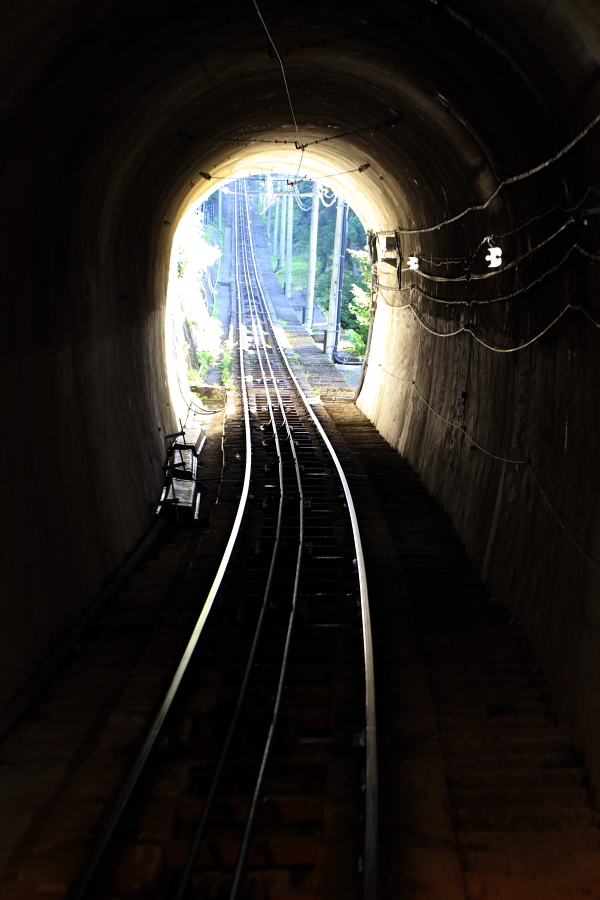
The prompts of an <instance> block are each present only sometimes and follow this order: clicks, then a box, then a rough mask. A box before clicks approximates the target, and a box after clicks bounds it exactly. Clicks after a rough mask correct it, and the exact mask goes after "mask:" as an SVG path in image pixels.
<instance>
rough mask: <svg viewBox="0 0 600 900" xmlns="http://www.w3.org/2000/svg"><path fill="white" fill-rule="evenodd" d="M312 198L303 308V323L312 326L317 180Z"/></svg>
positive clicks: (316, 226)
mask: <svg viewBox="0 0 600 900" xmlns="http://www.w3.org/2000/svg"><path fill="white" fill-rule="evenodd" d="M313 191H314V193H313V198H312V207H311V211H310V239H309V243H308V275H307V277H306V300H305V308H304V313H305V315H304V324H305V325H306V327H307V328H308V329H309V331H310V329H311V328H312V323H313V315H314V309H315V275H316V272H317V235H318V231H319V205H320V203H321V200H320V198H319V193H320V192H319V185H318V182H316V181H314V182H313Z"/></svg>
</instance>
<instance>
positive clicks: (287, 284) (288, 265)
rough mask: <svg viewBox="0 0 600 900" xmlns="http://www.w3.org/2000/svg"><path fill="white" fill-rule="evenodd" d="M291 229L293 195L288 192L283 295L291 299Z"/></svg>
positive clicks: (292, 226) (292, 227)
mask: <svg viewBox="0 0 600 900" xmlns="http://www.w3.org/2000/svg"><path fill="white" fill-rule="evenodd" d="M293 230H294V195H293V193H291V192H290V193H289V194H288V221H287V253H286V260H285V296H286V297H287V298H288V300H291V299H292V256H293V243H292V239H293Z"/></svg>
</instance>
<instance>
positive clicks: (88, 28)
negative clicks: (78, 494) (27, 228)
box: [4, 0, 596, 245]
mask: <svg viewBox="0 0 600 900" xmlns="http://www.w3.org/2000/svg"><path fill="white" fill-rule="evenodd" d="M573 9H574V7H573V5H572V4H571V5H569V9H568V10H567V9H566V8H565V7H564V5H563V4H561V3H558V2H555V3H551V4H542V3H528V4H519V3H516V2H515V3H503V4H494V5H482V4H475V3H465V2H463V3H461V4H459V5H457V6H456V7H454V6H453V7H450V6H446V5H445V4H443V3H435V2H429V0H411V2H403V3H395V4H391V3H389V4H386V3H384V4H379V5H378V6H377V8H376V9H374V10H372V11H371V10H366V9H365V7H364V5H363V4H358V3H352V4H344V6H343V7H342V6H341V5H338V4H335V3H329V4H304V5H303V6H302V8H301V9H285V8H284V9H282V8H281V6H280V5H277V4H273V3H264V4H263V10H262V11H263V13H264V16H265V20H266V22H267V23H268V26H269V28H270V29H271V33H272V36H273V38H274V41H275V43H276V45H277V46H278V47H279V48H280V50H281V55H282V58H283V60H284V63H285V69H286V74H287V78H288V82H289V87H290V92H291V97H292V102H293V105H294V111H295V113H296V117H297V121H298V125H299V128H300V134H301V139H302V141H304V142H307V143H309V145H310V146H308V147H307V149H306V151H305V154H304V157H303V160H302V165H301V169H302V171H303V172H304V171H306V173H307V174H313V173H314V174H316V175H319V176H320V177H325V176H326V175H327V174H330V173H335V172H340V171H347V170H349V169H353V168H354V169H356V168H358V166H360V165H362V164H363V163H365V162H369V164H370V168H369V170H368V171H366V172H364V173H363V174H362V175H360V176H359V175H354V176H347V177H342V178H339V179H338V181H337V184H338V189H339V190H340V191H341V192H342V193H346V194H347V195H348V197H349V199H351V201H352V204H353V206H354V207H355V208H356V209H357V211H359V213H360V215H361V217H362V218H363V220H364V221H365V222H366V224H367V225H368V226H369V227H378V228H393V227H395V226H397V225H400V226H404V227H407V226H408V227H410V226H415V225H424V224H433V223H435V222H436V221H439V220H440V219H443V218H445V217H447V216H448V215H452V214H453V213H455V212H456V211H458V210H459V209H461V208H462V207H464V206H468V205H470V204H473V203H480V202H482V200H484V199H485V198H486V197H487V196H488V195H489V193H490V192H491V190H493V188H494V187H495V185H496V184H497V183H498V181H499V180H501V179H502V178H503V177H506V176H507V175H512V174H515V173H516V172H518V171H521V170H523V169H526V168H528V167H529V166H530V165H531V164H532V162H537V161H541V160H543V159H545V158H547V157H549V156H551V155H552V154H553V153H554V152H556V150H558V149H559V147H560V146H561V144H562V143H565V142H566V141H567V140H568V138H569V137H570V136H571V135H572V133H574V132H575V131H577V129H578V128H580V127H582V126H583V125H584V124H586V122H587V120H588V119H589V118H591V115H592V111H593V110H594V108H595V107H594V100H595V96H594V94H595V91H594V90H592V91H590V90H588V91H587V92H586V94H585V98H584V102H582V103H581V104H580V105H578V106H577V108H573V106H572V105H571V104H569V102H568V98H567V94H566V92H565V91H564V85H563V89H562V90H558V89H557V86H558V85H559V83H560V82H559V79H560V76H561V75H562V74H564V73H565V72H566V73H568V80H569V82H570V83H571V84H573V85H581V86H583V85H586V81H588V82H589V79H590V78H593V75H594V73H595V71H596V63H595V59H594V58H593V55H592V49H591V45H590V46H588V45H586V43H585V42H584V41H585V32H584V33H583V34H582V31H581V28H579V30H578V24H579V23H578V22H577V20H576V18H575V16H574V15H573ZM580 9H581V22H583V24H584V25H587V26H588V30H589V28H590V26H589V22H588V21H587V20H586V19H585V15H584V14H585V12H586V7H585V4H583V3H581V6H580ZM6 18H7V19H8V20H9V21H7V22H6V28H5V39H4V59H5V67H4V71H5V72H6V73H7V82H8V84H7V88H8V89H7V91H6V93H5V104H6V105H5V116H6V118H5V122H6V125H7V127H8V128H7V133H8V134H9V135H10V139H9V141H8V142H7V146H6V148H5V153H6V160H7V163H8V164H9V165H10V166H11V167H13V169H14V171H15V174H16V173H17V172H20V173H21V174H20V175H19V177H16V178H15V179H14V188H15V192H16V193H15V196H14V202H17V199H16V197H17V196H19V197H21V198H23V195H24V194H26V195H27V193H28V187H29V195H30V197H31V201H32V202H35V199H34V198H35V195H36V191H37V183H36V182H37V179H36V178H35V177H33V178H32V177H31V173H32V172H36V173H39V176H40V177H42V178H43V179H44V181H45V186H44V192H45V193H46V195H47V193H48V190H51V189H52V188H53V215H57V214H58V215H59V216H60V214H61V209H65V207H66V204H65V196H66V195H69V194H75V195H76V196H77V198H78V199H79V203H78V207H79V210H78V214H79V217H80V219H81V220H83V219H85V220H86V221H88V222H89V221H90V220H91V219H92V218H93V216H94V213H96V215H97V216H98V220H97V221H98V232H99V240H100V242H101V243H102V242H103V240H106V239H107V235H108V232H109V231H112V232H113V235H114V229H115V224H116V223H115V221H114V219H115V216H114V206H113V204H114V202H115V198H116V197H117V196H118V198H119V203H123V202H124V201H125V202H128V199H127V192H128V191H129V192H131V198H132V199H131V204H130V208H131V210H132V213H133V214H134V215H135V214H137V213H140V214H141V215H143V216H144V217H145V218H146V220H147V222H148V227H154V229H155V232H160V226H161V223H162V222H163V220H165V219H166V220H167V221H171V220H176V219H177V216H178V214H179V213H180V210H181V208H183V207H184V206H186V205H188V204H189V202H190V200H191V199H193V198H194V197H195V196H199V195H200V194H201V188H199V186H198V182H199V180H200V182H202V179H201V176H199V172H200V171H204V172H207V173H209V174H211V175H213V176H214V177H215V178H216V177H223V176H225V175H229V174H231V173H233V172H239V171H241V170H244V169H245V170H246V171H249V170H251V169H252V168H253V167H255V168H263V167H264V166H269V165H271V166H272V170H277V169H279V170H281V168H282V163H283V161H285V160H289V162H290V164H292V165H293V166H294V168H295V167H296V164H297V161H298V158H299V155H300V154H299V152H298V151H295V152H294V153H290V154H287V153H283V154H281V153H280V152H278V148H277V147H276V145H274V144H266V143H260V144H259V143H249V141H275V140H278V141H281V140H286V139H287V140H291V141H293V140H295V139H296V135H295V133H294V129H293V125H292V122H291V115H290V109H289V105H288V101H287V98H286V94H285V90H284V85H283V81H282V76H281V71H280V67H279V63H278V61H277V59H276V58H275V55H274V53H273V51H272V49H271V48H270V45H269V41H268V38H267V36H266V34H265V32H264V29H263V27H262V25H261V22H260V20H259V18H258V16H257V13H256V10H255V9H254V6H253V5H252V3H251V2H244V3H239V2H238V3H232V4H229V5H228V6H227V9H226V10H224V11H223V12H222V13H221V12H219V11H216V10H215V9H214V8H210V9H207V8H204V7H203V6H202V5H199V4H191V3H172V4H169V5H163V4H158V3H154V4H153V3H148V4H143V5H142V4H138V3H120V4H95V3H91V4H82V3H70V4H54V3H38V4H35V5H34V6H33V7H32V9H31V11H30V12H29V15H28V14H27V13H25V14H23V13H22V12H21V8H20V7H16V6H15V7H14V8H13V11H12V16H11V14H10V13H9V15H8V16H7V17H6ZM10 19H12V21H10ZM591 36H592V38H593V37H594V35H593V34H592V35H591ZM569 38H571V40H570V42H569V40H568V39H569ZM11 40H12V41H13V42H14V43H13V44H12V46H11V43H10V42H11ZM24 60H26V64H25V65H24ZM516 121H518V122H519V123H520V127H518V128H515V127H514V126H515V122H516ZM386 123H387V124H386ZM340 134H347V137H337V136H336V135H340ZM325 137H327V138H328V139H329V140H328V141H327V142H325V141H323V143H320V144H314V143H313V144H311V143H310V142H311V141H315V140H322V139H323V138H325ZM333 138H335V140H333ZM40 146H41V147H42V148H43V150H42V152H41V153H40V149H39V148H40ZM25 172H28V173H29V177H28V178H26V176H25ZM26 182H28V184H27V183H26ZM209 186H210V187H211V188H212V185H209V184H206V185H202V187H204V188H207V187H209ZM12 199H13V198H11V200H12ZM20 202H23V199H21V201H20ZM69 206H70V204H69ZM501 207H502V203H499V204H498V210H500V209H501ZM134 210H135V212H134ZM68 215H69V222H68V223H67V222H65V223H64V227H65V231H66V232H68V231H69V228H70V227H71V228H72V227H73V226H75V229H76V230H78V228H79V223H78V222H77V217H74V216H73V210H72V208H69V213H68ZM500 216H501V217H502V214H501V213H500ZM119 218H120V221H121V224H122V227H124V228H125V229H126V230H127V231H128V232H129V231H130V229H131V226H130V224H129V222H128V216H127V215H125V216H123V215H121V216H120V217H119ZM157 236H158V237H159V239H160V238H161V235H160V234H158V235H157ZM115 238H116V240H117V242H118V243H119V245H120V244H121V242H122V239H123V238H122V237H121V236H120V235H119V236H118V237H117V236H116V235H115ZM126 239H127V238H126ZM129 239H131V235H129ZM143 240H145V238H142V241H143Z"/></svg>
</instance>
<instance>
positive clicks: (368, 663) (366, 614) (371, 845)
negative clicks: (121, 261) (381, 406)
mask: <svg viewBox="0 0 600 900" xmlns="http://www.w3.org/2000/svg"><path fill="white" fill-rule="evenodd" d="M248 217H249V214H248ZM248 239H249V243H250V247H251V258H252V260H253V261H254V266H255V267H256V261H255V259H254V246H253V241H252V230H251V228H250V222H249V218H248ZM256 281H257V286H258V290H259V292H260V294H261V298H262V302H263V306H264V310H265V314H266V316H267V318H268V321H269V324H270V326H271V331H272V333H273V337H274V340H275V342H276V344H277V347H278V349H279V352H280V355H281V357H282V359H283V361H284V363H285V366H286V368H287V370H288V372H289V375H290V378H291V379H292V382H293V383H294V385H295V387H296V390H297V392H298V394H299V396H300V397H301V399H302V402H303V403H304V405H305V408H306V410H307V412H308V413H309V415H310V417H311V418H312V421H313V422H314V424H315V426H316V428H317V431H318V433H319V435H320V437H321V438H322V440H323V442H324V444H325V446H326V447H327V450H328V451H329V454H330V455H331V459H332V460H333V463H334V465H335V467H336V469H337V473H338V476H339V479H340V481H341V484H342V488H343V491H344V497H345V499H346V504H347V507H348V513H349V515H350V521H351V524H352V535H353V539H354V547H355V550H356V566H357V571H358V581H359V591H360V604H361V617H362V626H363V653H364V661H365V716H366V757H367V758H366V798H365V804H366V806H365V856H364V892H363V896H364V900H376V898H377V877H378V876H377V863H378V858H377V857H378V794H377V785H378V770H377V716H376V709H375V667H374V655H373V637H372V629H371V612H370V607H369V591H368V585H367V572H366V566H365V558H364V553H363V549H362V541H361V537H360V529H359V526H358V517H357V515H356V509H355V506H354V501H353V499H352V492H351V490H350V485H349V484H348V480H347V478H346V475H345V473H344V470H343V467H342V464H341V462H340V460H339V458H338V456H337V453H336V452H335V450H334V448H333V445H332V443H331V441H330V440H329V438H328V437H327V434H326V433H325V429H324V428H323V426H322V425H321V423H320V421H319V419H318V417H317V415H316V413H315V412H314V410H313V409H312V406H311V404H310V402H309V400H308V398H307V397H306V395H305V394H304V391H303V390H302V388H301V387H300V384H299V383H298V380H297V378H296V376H295V374H294V371H293V369H292V367H291V365H290V363H289V360H288V358H287V355H286V354H285V352H284V350H283V348H282V346H281V342H280V341H279V339H278V337H277V330H276V327H275V325H274V323H273V319H272V316H271V313H270V310H269V306H268V304H267V300H266V298H265V295H264V291H263V289H262V284H261V282H260V279H259V278H258V275H257V278H256Z"/></svg>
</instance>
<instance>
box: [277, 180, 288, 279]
mask: <svg viewBox="0 0 600 900" xmlns="http://www.w3.org/2000/svg"><path fill="white" fill-rule="evenodd" d="M286 203H287V194H282V195H281V216H280V222H279V268H281V267H282V266H283V261H284V259H285V220H286V215H285V205H286Z"/></svg>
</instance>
